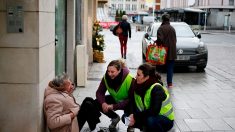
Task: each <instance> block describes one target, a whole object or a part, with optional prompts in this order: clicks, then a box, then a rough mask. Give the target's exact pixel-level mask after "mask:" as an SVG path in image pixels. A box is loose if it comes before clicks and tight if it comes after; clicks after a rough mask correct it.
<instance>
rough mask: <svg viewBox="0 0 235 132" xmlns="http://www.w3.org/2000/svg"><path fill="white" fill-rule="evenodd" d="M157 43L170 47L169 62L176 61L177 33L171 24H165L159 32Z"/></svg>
mask: <svg viewBox="0 0 235 132" xmlns="http://www.w3.org/2000/svg"><path fill="white" fill-rule="evenodd" d="M156 42H157V43H160V44H163V45H164V46H166V47H168V54H167V60H175V59H176V57H177V56H176V42H177V39H176V33H175V29H174V28H173V27H172V26H171V25H170V22H168V21H167V22H163V23H162V24H161V26H160V27H159V28H158V31H157V40H156Z"/></svg>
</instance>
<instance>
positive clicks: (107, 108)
mask: <svg viewBox="0 0 235 132" xmlns="http://www.w3.org/2000/svg"><path fill="white" fill-rule="evenodd" d="M102 110H103V112H104V113H106V112H108V111H109V105H108V104H107V103H103V104H102Z"/></svg>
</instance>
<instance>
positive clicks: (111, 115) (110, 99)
mask: <svg viewBox="0 0 235 132" xmlns="http://www.w3.org/2000/svg"><path fill="white" fill-rule="evenodd" d="M105 102H106V103H107V104H116V101H115V100H114V98H113V97H112V96H111V95H106V96H105ZM96 103H97V104H98V108H99V110H100V111H101V112H102V113H103V114H105V115H106V116H108V117H109V118H111V119H114V118H117V117H118V116H119V115H118V114H117V113H116V112H114V111H113V110H109V111H108V112H106V113H104V112H103V109H102V104H100V103H99V102H98V100H96ZM129 110H130V107H129V105H128V106H126V107H125V109H124V113H129Z"/></svg>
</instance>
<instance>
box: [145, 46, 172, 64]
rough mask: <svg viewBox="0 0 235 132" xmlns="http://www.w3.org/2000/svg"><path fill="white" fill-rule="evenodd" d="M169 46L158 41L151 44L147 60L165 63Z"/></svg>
mask: <svg viewBox="0 0 235 132" xmlns="http://www.w3.org/2000/svg"><path fill="white" fill-rule="evenodd" d="M167 51H168V47H165V46H162V45H159V44H157V43H155V44H150V45H149V46H148V48H147V53H146V62H148V63H151V64H153V65H165V64H166V59H167Z"/></svg>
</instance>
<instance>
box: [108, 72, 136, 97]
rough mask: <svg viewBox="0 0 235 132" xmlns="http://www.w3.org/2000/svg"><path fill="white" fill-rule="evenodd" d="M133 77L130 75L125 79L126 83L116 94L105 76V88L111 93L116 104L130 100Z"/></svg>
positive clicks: (124, 82)
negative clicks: (129, 94)
mask: <svg viewBox="0 0 235 132" xmlns="http://www.w3.org/2000/svg"><path fill="white" fill-rule="evenodd" d="M132 79H133V77H132V76H131V74H130V73H129V74H128V75H127V76H126V78H125V79H124V81H123V82H122V84H121V86H120V88H119V90H118V91H117V92H116V91H115V90H114V89H113V88H110V87H109V85H108V83H107V81H106V79H105V76H104V82H105V86H106V88H107V90H108V92H109V94H110V95H111V96H112V97H113V98H114V100H115V101H116V102H121V101H123V100H125V99H127V98H128V92H129V89H130V87H131V82H132Z"/></svg>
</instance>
